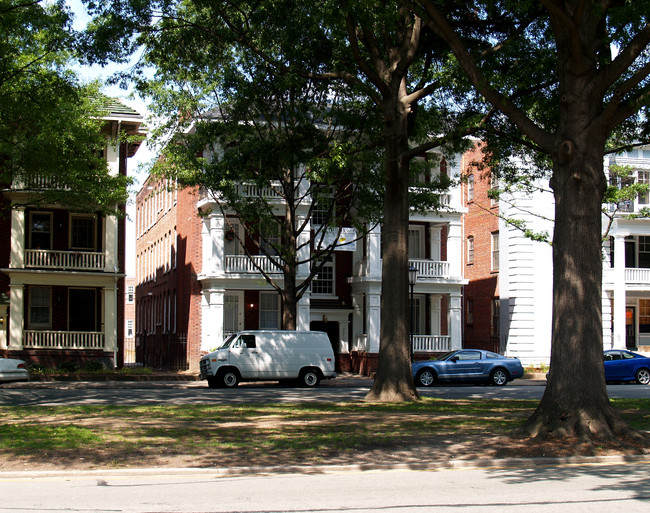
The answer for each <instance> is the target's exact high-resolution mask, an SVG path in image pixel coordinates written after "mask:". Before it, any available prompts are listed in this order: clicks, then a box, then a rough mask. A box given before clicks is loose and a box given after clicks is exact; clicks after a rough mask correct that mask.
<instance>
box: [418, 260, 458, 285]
mask: <svg viewBox="0 0 650 513" xmlns="http://www.w3.org/2000/svg"><path fill="white" fill-rule="evenodd" d="M409 266H410V267H415V268H416V269H417V270H418V280H426V279H431V278H449V274H450V273H449V268H450V266H449V262H441V261H438V260H425V259H418V260H409Z"/></svg>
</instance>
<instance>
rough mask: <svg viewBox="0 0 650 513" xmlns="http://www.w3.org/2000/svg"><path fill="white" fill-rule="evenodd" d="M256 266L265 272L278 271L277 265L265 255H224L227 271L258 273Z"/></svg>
mask: <svg viewBox="0 0 650 513" xmlns="http://www.w3.org/2000/svg"><path fill="white" fill-rule="evenodd" d="M258 267H259V268H260V269H262V270H263V271H264V272H267V273H279V272H280V269H279V267H278V266H277V265H276V264H274V263H273V262H272V261H271V259H270V258H268V257H267V256H266V255H253V256H251V257H248V256H246V255H226V272H227V273H259V272H260V271H259V270H258Z"/></svg>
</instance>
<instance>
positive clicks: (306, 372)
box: [300, 369, 320, 388]
mask: <svg viewBox="0 0 650 513" xmlns="http://www.w3.org/2000/svg"><path fill="white" fill-rule="evenodd" d="M319 383H320V373H319V372H318V371H317V370H315V369H303V370H302V371H301V372H300V384H301V385H302V386H303V387H307V388H313V387H316V386H318V384H319Z"/></svg>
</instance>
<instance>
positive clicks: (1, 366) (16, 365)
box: [0, 356, 29, 381]
mask: <svg viewBox="0 0 650 513" xmlns="http://www.w3.org/2000/svg"><path fill="white" fill-rule="evenodd" d="M0 381H29V372H28V371H27V365H26V364H25V362H24V361H22V360H17V359H15V358H3V357H2V356H0Z"/></svg>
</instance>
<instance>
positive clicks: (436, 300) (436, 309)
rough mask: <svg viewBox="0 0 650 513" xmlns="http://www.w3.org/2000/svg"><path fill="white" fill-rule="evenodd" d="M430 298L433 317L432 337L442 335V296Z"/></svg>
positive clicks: (430, 330)
mask: <svg viewBox="0 0 650 513" xmlns="http://www.w3.org/2000/svg"><path fill="white" fill-rule="evenodd" d="M429 297H430V317H431V326H430V327H429V334H430V335H440V331H441V330H440V315H441V306H440V296H429Z"/></svg>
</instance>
